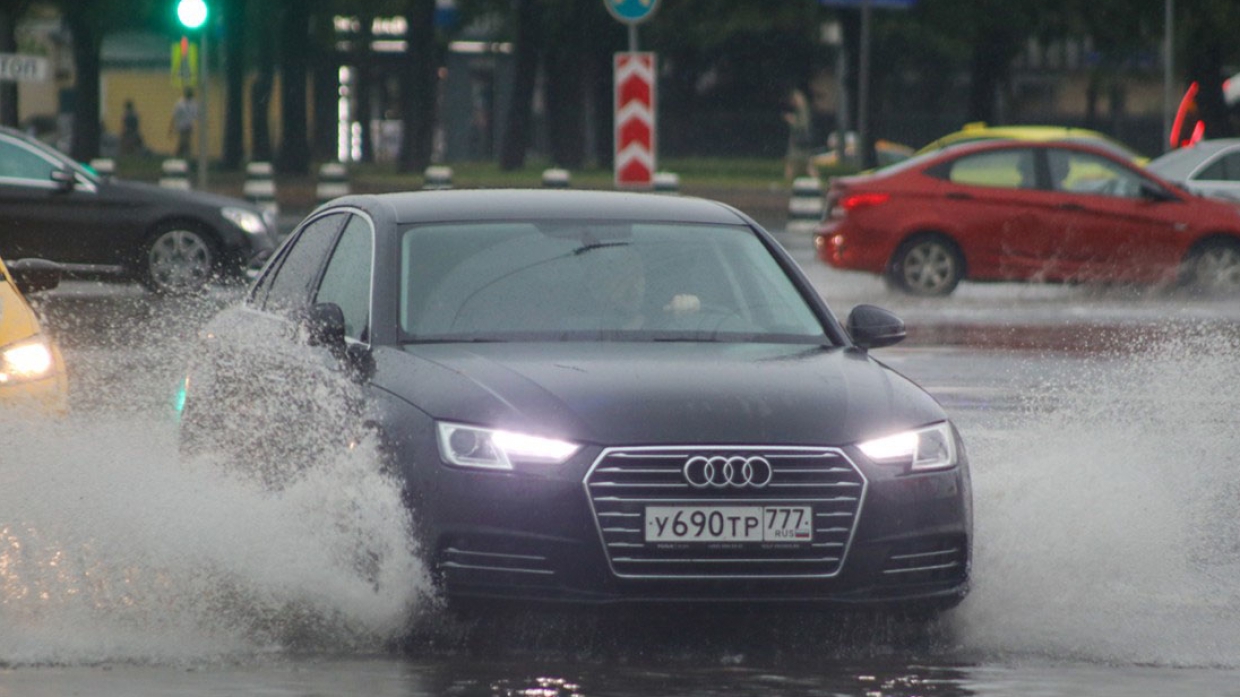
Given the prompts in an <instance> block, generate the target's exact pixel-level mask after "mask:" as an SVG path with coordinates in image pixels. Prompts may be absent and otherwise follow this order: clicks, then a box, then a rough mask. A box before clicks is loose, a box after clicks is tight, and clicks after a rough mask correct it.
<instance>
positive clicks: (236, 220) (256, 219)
mask: <svg viewBox="0 0 1240 697" xmlns="http://www.w3.org/2000/svg"><path fill="white" fill-rule="evenodd" d="M220 215H222V216H224V219H225V220H227V221H228V222H230V223H232V224H233V225H236V226H237V227H239V228H241V230H242V231H243V232H245V233H246V234H248V235H266V234H267V223H266V222H264V221H263V216H262V215H260V214H258V213H256V212H254V211H251V210H246V209H245V208H233V207H231V206H230V207H225V208H221V209H220Z"/></svg>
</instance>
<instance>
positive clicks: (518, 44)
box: [499, 0, 543, 171]
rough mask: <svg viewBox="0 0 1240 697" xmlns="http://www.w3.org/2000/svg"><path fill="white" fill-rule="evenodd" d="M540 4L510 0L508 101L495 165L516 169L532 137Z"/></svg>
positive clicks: (522, 163)
mask: <svg viewBox="0 0 1240 697" xmlns="http://www.w3.org/2000/svg"><path fill="white" fill-rule="evenodd" d="M541 10H542V7H541V5H540V3H539V2H538V0H513V2H512V17H513V18H514V19H515V21H514V24H515V26H516V37H515V39H514V43H515V46H514V47H513V53H514V57H513V62H514V67H513V73H514V78H513V85H512V101H511V102H510V103H509V105H508V113H507V114H506V115H505V116H504V123H505V128H504V139H503V144H502V146H501V148H500V153H499V168H500V169H502V170H508V171H511V170H516V169H520V168H522V167H524V166H525V153H526V151H527V150H528V149H529V147H530V142H531V140H532V137H531V133H530V128H531V121H532V120H533V115H532V113H531V109H532V106H533V101H534V86H535V80H536V79H537V74H538V62H539V58H540V56H541V54H542V50H543V32H542V16H541V15H542V12H541Z"/></svg>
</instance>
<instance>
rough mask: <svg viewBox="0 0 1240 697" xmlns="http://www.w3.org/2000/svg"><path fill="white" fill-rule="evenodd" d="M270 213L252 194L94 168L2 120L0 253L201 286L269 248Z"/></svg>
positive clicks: (236, 271) (70, 268)
mask: <svg viewBox="0 0 1240 697" xmlns="http://www.w3.org/2000/svg"><path fill="white" fill-rule="evenodd" d="M275 245H276V237H275V227H274V220H273V219H271V218H270V217H269V216H268V217H265V216H264V214H263V212H262V211H261V210H259V209H258V208H256V207H254V206H252V205H250V204H249V203H247V202H245V201H242V200H239V199H233V198H228V197H225V196H217V195H213V194H209V193H200V192H195V191H180V190H176V189H170V188H163V187H158V186H154V185H151V184H144V183H139V182H129V181H124V180H120V179H115V178H110V177H100V176H98V175H96V174H95V173H94V172H92V171H91V170H89V169H87V168H85V167H82V166H81V165H79V164H77V163H76V162H74V161H73V160H72V159H70V158H68V157H66V156H65V155H63V154H62V153H60V152H58V151H56V150H55V149H53V148H51V147H49V146H47V145H45V144H43V143H42V142H40V141H38V140H36V139H34V138H30V137H27V136H26V135H24V134H22V133H20V132H18V131H15V130H12V129H7V128H5V129H0V255H2V256H4V257H7V258H9V259H20V258H24V257H35V258H42V259H50V260H52V261H56V262H60V263H61V264H62V266H63V268H64V270H65V271H66V272H67V273H69V274H75V275H81V276H92V277H111V278H119V279H125V280H136V281H140V282H142V283H143V284H144V285H146V286H147V287H149V288H151V289H153V290H157V291H170V292H182V291H188V290H197V289H199V288H201V287H202V286H203V285H204V284H205V283H207V282H208V281H209V280H210V279H211V278H213V277H217V276H223V277H227V276H240V274H241V272H242V271H244V270H245V269H246V268H247V267H248V266H251V265H254V266H255V267H257V265H258V264H259V263H261V261H262V260H263V259H264V258H265V256H266V255H269V254H270V253H271V251H272V250H273V249H274V248H275Z"/></svg>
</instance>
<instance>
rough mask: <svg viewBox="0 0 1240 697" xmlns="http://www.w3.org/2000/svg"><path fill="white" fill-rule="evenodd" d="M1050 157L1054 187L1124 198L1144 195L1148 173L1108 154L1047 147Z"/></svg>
mask: <svg viewBox="0 0 1240 697" xmlns="http://www.w3.org/2000/svg"><path fill="white" fill-rule="evenodd" d="M1046 157H1047V160H1046V164H1047V167H1048V168H1049V169H1050V175H1051V188H1052V189H1053V190H1054V191H1062V192H1065V193H1074V194H1091V195H1098V196H1115V197H1120V198H1139V197H1140V196H1141V183H1142V182H1143V181H1145V179H1144V177H1142V176H1141V175H1140V174H1138V173H1137V172H1135V171H1133V170H1131V169H1128V168H1127V167H1124V166H1123V165H1120V164H1118V163H1116V162H1113V161H1111V160H1108V159H1106V158H1104V157H1099V156H1097V155H1093V154H1091V153H1087V152H1081V151H1079V150H1064V149H1058V148H1052V149H1050V150H1047V152H1046Z"/></svg>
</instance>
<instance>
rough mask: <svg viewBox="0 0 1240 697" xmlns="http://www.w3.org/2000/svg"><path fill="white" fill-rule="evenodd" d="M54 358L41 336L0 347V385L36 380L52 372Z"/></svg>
mask: <svg viewBox="0 0 1240 697" xmlns="http://www.w3.org/2000/svg"><path fill="white" fill-rule="evenodd" d="M55 366H56V360H55V358H53V357H52V349H51V347H50V346H48V344H47V342H46V341H44V339H43V338H42V337H38V336H36V337H34V338H32V339H25V340H23V341H18V342H16V343H13V344H9V345H8V346H5V347H3V348H0V385H6V384H11V383H18V382H26V381H28V380H38V379H40V378H45V377H47V376H48V375H51V374H52V370H53V368H55Z"/></svg>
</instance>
